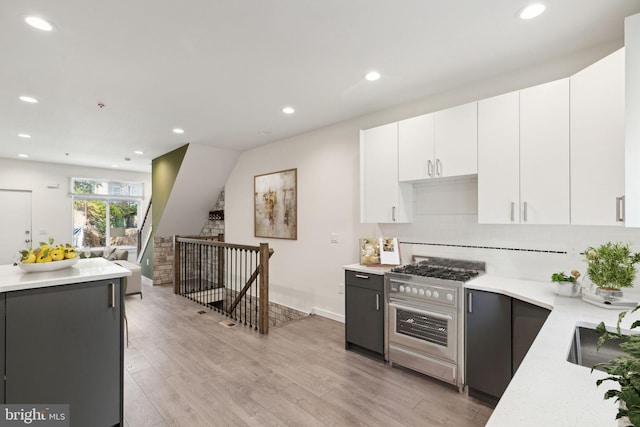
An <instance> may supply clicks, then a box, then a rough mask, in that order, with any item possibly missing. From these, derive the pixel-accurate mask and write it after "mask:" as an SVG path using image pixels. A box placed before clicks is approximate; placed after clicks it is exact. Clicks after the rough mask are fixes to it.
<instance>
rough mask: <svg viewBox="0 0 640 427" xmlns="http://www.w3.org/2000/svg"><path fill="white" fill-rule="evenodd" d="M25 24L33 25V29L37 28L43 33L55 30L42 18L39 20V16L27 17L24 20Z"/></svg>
mask: <svg viewBox="0 0 640 427" xmlns="http://www.w3.org/2000/svg"><path fill="white" fill-rule="evenodd" d="M24 20H25V22H26V23H27V24H29V25H31V26H32V27H33V28H37V29H38V30H42V31H51V30H53V25H51V24H49V23H48V22H47V21H45V20H44V19H42V18H38V17H37V16H27V17H26V18H24Z"/></svg>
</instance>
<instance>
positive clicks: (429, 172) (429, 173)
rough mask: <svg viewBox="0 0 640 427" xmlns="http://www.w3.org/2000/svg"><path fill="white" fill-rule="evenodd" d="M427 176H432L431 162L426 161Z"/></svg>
mask: <svg viewBox="0 0 640 427" xmlns="http://www.w3.org/2000/svg"><path fill="white" fill-rule="evenodd" d="M427 175H429V177H432V176H433V162H432V161H431V160H428V161H427Z"/></svg>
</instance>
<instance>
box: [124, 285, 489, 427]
mask: <svg viewBox="0 0 640 427" xmlns="http://www.w3.org/2000/svg"><path fill="white" fill-rule="evenodd" d="M143 296H144V299H142V300H141V299H140V297H139V296H131V297H127V298H126V310H127V317H128V319H129V347H128V349H127V350H126V351H125V373H124V402H125V403H124V416H125V425H127V426H129V427H138V426H188V427H195V426H272V425H273V426H275V425H277V426H322V425H332V426H351V425H359V426H385V427H386V426H451V427H464V426H483V425H485V424H486V421H487V418H488V417H489V415H490V414H491V410H490V409H489V408H487V407H486V406H483V405H481V404H479V403H477V402H476V401H474V400H473V399H470V398H469V397H467V396H464V395H459V394H458V393H457V391H456V390H455V389H453V388H452V387H450V386H448V385H445V384H442V383H440V382H437V381H435V380H432V379H430V378H428V377H425V376H422V375H419V374H415V373H413V372H410V371H407V370H404V369H398V368H391V367H389V366H388V365H385V364H384V363H381V362H378V361H375V360H372V359H369V358H367V357H364V356H361V355H359V354H357V353H354V352H352V351H345V349H344V325H343V324H341V323H339V322H335V321H332V320H328V319H325V318H322V317H319V316H310V317H308V318H305V319H302V320H298V321H295V322H292V323H289V324H287V325H284V326H282V327H279V328H276V329H271V330H270V331H269V334H268V335H267V336H260V335H258V334H257V333H256V332H253V331H251V330H249V328H248V327H246V328H245V327H244V326H240V325H238V326H235V327H233V328H227V327H224V326H222V325H220V323H219V322H221V321H223V320H225V319H226V318H225V317H224V316H222V315H220V314H218V313H216V312H213V311H210V310H208V309H205V310H207V311H206V313H205V314H198V311H201V310H203V308H202V307H201V306H199V305H197V304H195V303H193V302H191V301H188V300H186V299H185V298H182V297H179V296H175V295H173V293H172V289H171V288H169V287H161V286H153V287H152V286H148V285H143Z"/></svg>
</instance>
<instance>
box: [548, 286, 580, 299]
mask: <svg viewBox="0 0 640 427" xmlns="http://www.w3.org/2000/svg"><path fill="white" fill-rule="evenodd" d="M553 287H554V289H555V292H556V295H560V296H563V297H575V296H578V295H579V294H580V283H578V282H554V283H553Z"/></svg>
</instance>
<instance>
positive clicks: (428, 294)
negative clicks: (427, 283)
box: [425, 289, 431, 297]
mask: <svg viewBox="0 0 640 427" xmlns="http://www.w3.org/2000/svg"><path fill="white" fill-rule="evenodd" d="M425 295H426V296H428V297H431V291H430V290H428V289H427V291H426V292H425Z"/></svg>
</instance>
